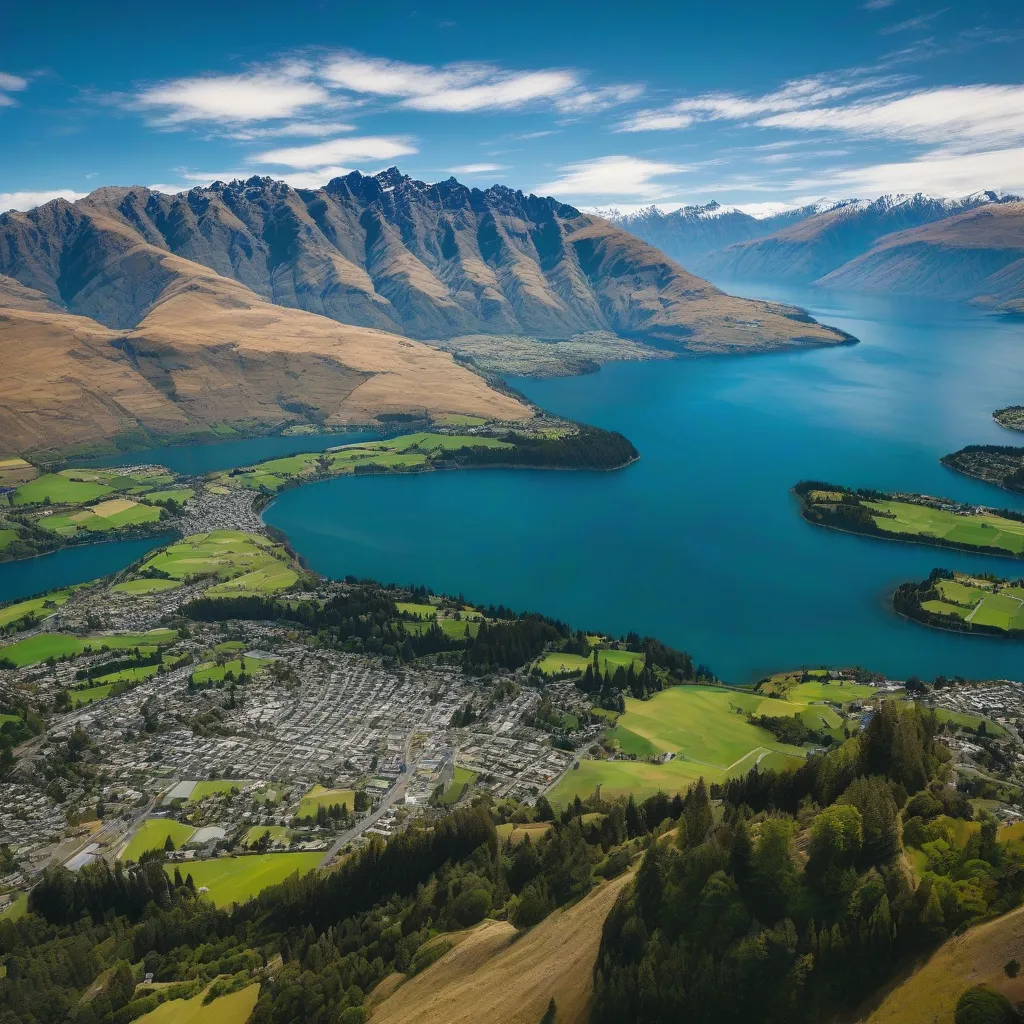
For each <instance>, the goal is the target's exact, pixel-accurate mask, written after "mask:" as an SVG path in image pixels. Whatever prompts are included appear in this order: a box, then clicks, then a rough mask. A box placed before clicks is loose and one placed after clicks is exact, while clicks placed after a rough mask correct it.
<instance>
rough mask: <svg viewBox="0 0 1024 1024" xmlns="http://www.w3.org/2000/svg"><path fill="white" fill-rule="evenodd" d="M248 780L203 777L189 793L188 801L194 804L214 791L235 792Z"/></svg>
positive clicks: (246, 783)
mask: <svg viewBox="0 0 1024 1024" xmlns="http://www.w3.org/2000/svg"><path fill="white" fill-rule="evenodd" d="M248 784H249V783H248V780H237V779H205V780H203V781H202V782H197V783H196V786H195V789H193V790H192V792H191V793H190V794H189V797H188V801H187V802H188V803H190V804H196V803H199V801H200V800H205V799H206V798H207V797H208V796H213V795H214V794H216V793H237V792H238V791H239V790H240V789H241V788H242V787H243V786H247V785H248Z"/></svg>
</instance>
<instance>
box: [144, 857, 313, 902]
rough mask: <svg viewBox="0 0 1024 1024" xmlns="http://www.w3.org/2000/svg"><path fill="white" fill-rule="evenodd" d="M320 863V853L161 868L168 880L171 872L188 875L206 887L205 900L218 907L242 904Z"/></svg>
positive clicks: (227, 860)
mask: <svg viewBox="0 0 1024 1024" xmlns="http://www.w3.org/2000/svg"><path fill="white" fill-rule="evenodd" d="M322 859H323V854H322V853H261V854H251V855H247V856H244V857H218V858H216V859H215V860H200V861H194V862H192V863H190V864H188V865H184V864H181V865H175V864H165V865H164V870H165V871H166V872H167V874H168V875H169V876H170V877H173V876H174V868H175V867H178V869H179V870H180V871H181V872H182V875H183V876H184V874H185V873H186V871H187V873H188V874H191V876H192V881H193V882H195V884H196V888H199V887H200V886H206V887H207V888H208V889H209V890H210V891H209V892H208V893H206V894H205V895H206V898H207V899H210V900H212V901H213V902H214V903H215V904H216V905H217V906H218V907H229V906H231V904H232V903H244V902H245V901H246V900H248V899H251V898H252V897H253V896H256V895H258V894H259V893H261V892H262V891H263V890H264V889H266V888H267V887H268V886H271V885H277V884H278V883H279V882H283V881H284V880H285V879H286V878H287V877H288V876H289V875H293V874H294V873H295V872H296V871H297V872H298V873H299V874H300V875H305V874H306V873H308V872H309V871H312V870H313V869H314V868H315V867H316V866H317V865H318V864H319V863H320V861H321V860H322Z"/></svg>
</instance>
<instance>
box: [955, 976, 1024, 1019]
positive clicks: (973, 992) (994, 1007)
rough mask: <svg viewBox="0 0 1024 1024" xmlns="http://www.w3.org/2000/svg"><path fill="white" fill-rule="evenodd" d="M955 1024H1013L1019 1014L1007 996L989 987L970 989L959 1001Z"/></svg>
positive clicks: (979, 986) (977, 986)
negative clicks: (1015, 1011)
mask: <svg viewBox="0 0 1024 1024" xmlns="http://www.w3.org/2000/svg"><path fill="white" fill-rule="evenodd" d="M953 1020H954V1022H955V1024H1013V1022H1014V1021H1016V1020H1017V1014H1016V1013H1014V1011H1013V1007H1012V1006H1011V1005H1010V1001H1009V1000H1008V999H1007V998H1006V996H1004V995H1002V994H1001V993H999V992H997V991H996V990H995V989H993V988H989V987H988V986H987V985H975V986H974V988H969V989H968V990H967V991H966V992H965V993H964V994H963V995H962V996H961V997H960V999H959V1000H958V1002H957V1004H956V1012H955V1013H954V1015H953Z"/></svg>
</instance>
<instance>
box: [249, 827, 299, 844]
mask: <svg viewBox="0 0 1024 1024" xmlns="http://www.w3.org/2000/svg"><path fill="white" fill-rule="evenodd" d="M267 832H269V833H270V839H271V842H275V843H276V842H288V840H289V839H290V837H291V832H290V830H289V829H287V828H285V826H284V825H253V827H252V828H251V829H249V831H248V832H246V833H245V835H244V836H243V838H242V845H243V846H255V845H256V844H257V843H258V842H259V841H260V839H261V838H262V837H263V835H264V834H265V833H267Z"/></svg>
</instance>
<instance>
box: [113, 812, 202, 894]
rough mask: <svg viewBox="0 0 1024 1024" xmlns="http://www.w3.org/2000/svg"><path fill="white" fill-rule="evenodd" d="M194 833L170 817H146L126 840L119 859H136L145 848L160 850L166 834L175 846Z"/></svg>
mask: <svg viewBox="0 0 1024 1024" xmlns="http://www.w3.org/2000/svg"><path fill="white" fill-rule="evenodd" d="M194 833H195V829H194V828H193V827H192V826H191V825H183V824H182V823H181V822H180V821H173V820H172V819H171V818H147V819H146V820H145V821H144V822H143V823H142V825H141V826H140V827H139V829H138V830H137V831H136V832H135V834H134V835H133V836H132V837H131V839H130V840H128V845H127V846H126V847H125V848H124V853H122V854H121V859H122V860H134V861H137V860H138V859H139V858H140V857H141V856H142V855H143V854H144V853H145V852H146V851H147V850H162V849H163V848H164V843H165V842H166V841H167V837H168V836H170V837H171V841H172V842H173V843H174V845H175V847H180V846H183V845H184V844H185V843H187V842H188V841H189V839H191V838H192V835H193V834H194ZM196 884H197V885H198V884H199V883H198V882H197V883H196Z"/></svg>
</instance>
